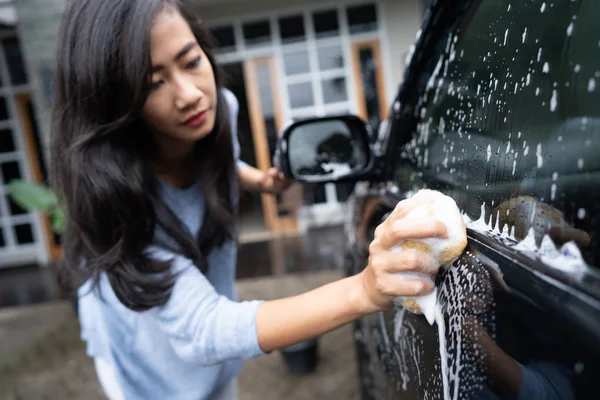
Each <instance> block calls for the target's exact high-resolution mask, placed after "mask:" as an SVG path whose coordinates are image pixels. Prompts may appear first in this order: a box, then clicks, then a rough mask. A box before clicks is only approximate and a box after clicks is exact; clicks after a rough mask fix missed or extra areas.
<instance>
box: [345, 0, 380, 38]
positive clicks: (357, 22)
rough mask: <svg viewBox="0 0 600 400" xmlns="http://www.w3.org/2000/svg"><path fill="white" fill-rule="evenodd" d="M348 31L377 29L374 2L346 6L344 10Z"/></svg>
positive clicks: (360, 31) (359, 31)
mask: <svg viewBox="0 0 600 400" xmlns="http://www.w3.org/2000/svg"><path fill="white" fill-rule="evenodd" d="M346 15H347V17H348V25H349V26H350V33H362V32H370V31H375V30H377V8H376V7H375V4H368V5H365V6H356V7H348V9H347V10H346Z"/></svg>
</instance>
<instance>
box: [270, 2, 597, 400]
mask: <svg viewBox="0 0 600 400" xmlns="http://www.w3.org/2000/svg"><path fill="white" fill-rule="evenodd" d="M599 15H600V1H597V0H554V1H551V0H547V1H545V2H544V1H531V0H521V1H500V0H479V1H478V0H472V1H459V0H457V1H437V2H433V4H432V6H431V8H430V9H429V12H428V13H427V15H426V18H425V22H424V25H423V27H422V33H421V35H420V36H419V38H418V40H417V42H416V44H415V51H414V54H413V55H412V58H411V60H410V62H409V64H408V65H407V69H406V72H405V76H404V83H403V84H402V85H401V87H400V88H399V91H398V94H397V96H396V98H395V100H394V102H393V104H392V105H391V107H390V113H389V118H388V120H387V121H384V122H383V123H382V125H381V126H380V127H379V129H378V130H377V132H372V131H371V130H370V128H369V127H368V126H367V125H366V124H365V123H364V122H363V121H361V120H360V119H358V118H357V117H353V116H338V117H326V118H316V119H311V120H304V121H298V122H294V123H292V124H290V125H289V126H288V127H287V128H286V129H285V132H284V134H283V136H282V139H281V140H280V143H279V153H278V155H277V157H278V158H277V161H278V163H279V166H280V167H281V168H282V169H283V170H284V172H285V173H286V174H287V176H289V177H292V178H294V179H296V180H299V181H303V182H313V183H314V182H354V183H355V184H356V186H355V191H354V195H353V196H352V198H351V200H350V205H349V207H350V211H349V215H348V223H347V238H348V240H347V247H346V257H347V258H346V259H347V273H348V274H356V273H358V272H359V271H361V269H362V268H364V267H365V266H366V265H367V257H368V245H369V243H370V241H371V239H372V238H373V235H374V229H375V227H376V226H377V225H378V224H379V223H380V222H381V221H382V219H383V218H384V217H385V216H386V215H387V214H388V213H389V212H390V211H391V210H392V208H393V207H394V206H395V205H396V204H397V202H398V201H400V200H402V199H404V198H407V197H410V196H411V195H413V194H414V193H416V192H417V191H418V190H420V189H423V188H429V189H435V190H439V191H441V192H443V193H445V194H447V195H449V196H451V197H452V198H453V199H455V201H456V203H457V204H458V206H459V208H460V209H461V210H462V211H463V214H464V216H465V220H466V221H467V232H468V238H469V246H468V248H467V251H466V252H465V253H464V255H463V256H462V257H461V258H460V259H459V260H458V261H457V262H455V263H454V264H453V266H452V267H451V268H450V269H448V270H446V271H445V272H443V273H441V274H440V275H439V276H438V278H437V285H438V288H439V293H440V295H439V296H440V304H443V312H444V319H443V322H444V323H443V326H442V328H441V329H440V325H441V324H434V325H429V323H428V322H427V321H426V319H425V318H424V317H423V316H422V315H417V314H412V313H410V312H406V311H405V310H404V309H402V308H401V307H396V308H395V309H394V310H391V311H388V312H381V313H378V314H374V315H372V316H369V317H367V318H363V319H362V320H360V321H358V322H357V323H356V324H355V338H356V345H357V351H358V358H359V374H360V379H361V386H362V395H363V398H364V399H407V400H408V399H482V398H486V399H488V398H489V399H495V398H513V397H517V396H519V398H527V399H598V398H600V390H599V389H598V388H599V387H600V386H599V385H598V383H597V382H595V380H596V379H599V378H600V274H599V270H598V268H599V267H600V87H597V86H600V25H598V16H599ZM440 338H441V339H442V340H440ZM440 354H443V355H444V356H443V357H441V356H440Z"/></svg>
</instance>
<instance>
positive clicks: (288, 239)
mask: <svg viewBox="0 0 600 400" xmlns="http://www.w3.org/2000/svg"><path fill="white" fill-rule="evenodd" d="M343 243H344V233H343V229H342V228H341V227H339V226H334V227H325V228H318V229H314V230H310V231H308V232H307V233H306V234H304V235H299V234H293V235H289V234H288V235H281V236H277V237H272V238H271V239H269V240H261V241H252V242H246V243H241V244H240V245H239V252H238V266H237V278H238V279H245V278H256V277H262V276H270V275H282V274H287V273H294V272H311V271H327V270H339V269H341V268H342V267H343V254H342V249H343ZM64 298H65V297H64V295H63V294H62V293H61V292H60V290H59V289H58V287H57V286H56V282H55V280H54V278H53V271H52V268H51V267H40V266H26V267H18V268H6V269H0V308H1V307H9V306H16V305H28V304H38V303H42V302H46V301H49V300H59V299H64Z"/></svg>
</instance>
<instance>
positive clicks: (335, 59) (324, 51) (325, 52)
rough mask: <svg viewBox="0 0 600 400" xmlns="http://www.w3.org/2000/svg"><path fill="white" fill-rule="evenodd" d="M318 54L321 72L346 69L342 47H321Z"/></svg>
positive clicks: (337, 45)
mask: <svg viewBox="0 0 600 400" xmlns="http://www.w3.org/2000/svg"><path fill="white" fill-rule="evenodd" d="M317 53H318V57H319V69H320V70H321V71H326V70H328V69H336V68H343V67H344V53H343V51H342V46H341V45H339V44H336V45H333V46H320V47H319V48H318V50H317Z"/></svg>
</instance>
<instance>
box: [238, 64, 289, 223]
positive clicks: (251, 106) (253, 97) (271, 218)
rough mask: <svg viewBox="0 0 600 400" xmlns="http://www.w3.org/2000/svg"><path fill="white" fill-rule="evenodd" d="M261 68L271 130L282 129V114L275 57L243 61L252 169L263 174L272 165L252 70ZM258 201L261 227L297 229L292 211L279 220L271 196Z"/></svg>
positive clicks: (256, 82)
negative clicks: (264, 68) (270, 110)
mask: <svg viewBox="0 0 600 400" xmlns="http://www.w3.org/2000/svg"><path fill="white" fill-rule="evenodd" d="M261 65H267V66H268V68H269V76H270V78H271V85H270V86H271V93H272V96H273V107H274V114H275V115H274V116H275V128H276V130H277V132H281V128H282V127H283V112H282V110H281V98H280V96H279V86H278V82H277V68H276V65H275V58H274V57H273V56H266V57H258V58H253V59H249V60H245V61H244V62H243V66H244V82H245V86H246V97H247V101H248V112H249V116H250V126H251V129H252V139H253V142H254V154H255V157H256V166H257V168H258V169H260V170H261V171H266V170H268V169H269V168H271V166H272V163H271V155H270V153H269V142H268V140H267V129H266V126H265V122H264V118H263V112H262V106H261V101H260V92H259V88H258V78H257V76H256V69H257V67H258V66H261ZM261 201H262V206H263V216H264V219H265V226H266V227H267V229H268V230H270V231H272V232H296V231H297V230H298V221H297V210H296V209H290V210H287V211H288V212H289V215H287V216H284V217H282V216H279V212H278V206H277V201H276V197H275V196H274V195H271V194H265V193H261Z"/></svg>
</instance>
